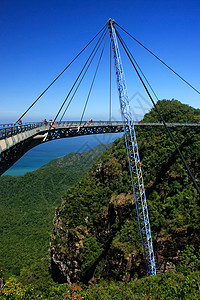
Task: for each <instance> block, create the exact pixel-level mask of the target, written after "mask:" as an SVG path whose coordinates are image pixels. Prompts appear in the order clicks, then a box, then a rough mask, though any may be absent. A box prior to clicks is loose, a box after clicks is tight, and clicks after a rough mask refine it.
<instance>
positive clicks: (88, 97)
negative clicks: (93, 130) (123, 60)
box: [80, 32, 108, 125]
mask: <svg viewBox="0 0 200 300" xmlns="http://www.w3.org/2000/svg"><path fill="white" fill-rule="evenodd" d="M107 38H108V32H107V36H106V40H105V43H104V45H103V49H102V51H101V54H100V57H99V61H98V64H97V67H96V70H95V74H94V77H93V80H92V84H91V86H90V90H89V93H88V97H87V100H86V102H85V106H84V109H83V113H82V116H81V119H80V125H81V122H82V121H83V117H84V114H85V110H86V107H87V104H88V100H89V98H90V94H91V91H92V88H93V85H94V81H95V78H96V75H97V71H98V69H99V64H100V61H101V58H102V55H103V52H104V49H105V45H106V42H107Z"/></svg>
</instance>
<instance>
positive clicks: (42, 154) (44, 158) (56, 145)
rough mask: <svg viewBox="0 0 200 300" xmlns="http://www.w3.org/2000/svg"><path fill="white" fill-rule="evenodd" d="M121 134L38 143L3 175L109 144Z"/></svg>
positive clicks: (18, 172) (16, 173) (23, 171)
mask: <svg viewBox="0 0 200 300" xmlns="http://www.w3.org/2000/svg"><path fill="white" fill-rule="evenodd" d="M121 136H122V133H108V134H98V135H89V136H80V137H73V138H65V139H61V140H56V141H52V142H47V143H44V144H42V145H39V146H37V147H35V148H33V149H31V150H30V151H29V152H27V153H26V154H25V155H24V156H23V157H22V158H21V159H20V160H18V161H17V162H16V163H15V164H14V165H13V166H12V167H11V168H10V169H9V170H7V171H6V172H5V173H4V175H13V176H20V175H24V174H25V173H27V172H32V171H35V170H37V169H39V168H40V167H42V166H43V165H45V164H46V163H48V162H49V161H50V160H52V159H55V158H58V157H62V156H64V155H67V154H69V153H70V152H78V153H81V152H84V151H87V150H89V149H91V148H93V147H95V146H97V145H99V144H109V143H112V142H113V141H114V140H115V139H117V138H119V137H121Z"/></svg>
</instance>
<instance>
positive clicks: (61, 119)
mask: <svg viewBox="0 0 200 300" xmlns="http://www.w3.org/2000/svg"><path fill="white" fill-rule="evenodd" d="M104 33H105V31H104ZM105 35H106V33H105V34H104V36H103V38H102V40H101V42H100V43H99V45H98V47H97V49H96V51H95V53H94V54H93V57H92V58H91V60H90V62H89V64H88V66H87V68H86V70H85V72H84V74H83V76H82V77H81V79H80V81H79V83H78V85H77V87H76V89H75V91H74V93H73V95H72V97H71V99H70V101H69V102H68V104H67V107H66V108H65V111H64V112H63V114H62V117H61V118H60V122H61V121H62V119H63V118H64V116H65V114H66V112H67V110H68V108H69V106H70V104H71V102H72V100H73V98H74V96H75V94H76V92H77V90H78V88H79V86H80V84H81V82H82V80H83V78H84V77H85V75H86V73H87V71H88V69H89V67H90V65H91V63H92V61H93V59H94V57H95V56H96V54H97V51H98V50H99V47H100V46H101V43H102V41H103V39H104V37H105ZM95 48H96V47H95ZM92 53H93V51H92ZM92 53H91V54H92ZM90 57H91V55H90ZM88 60H89V59H88Z"/></svg>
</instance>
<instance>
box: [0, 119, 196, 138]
mask: <svg viewBox="0 0 200 300" xmlns="http://www.w3.org/2000/svg"><path fill="white" fill-rule="evenodd" d="M166 124H167V125H168V127H176V126H188V127H190V126H198V127H200V123H198V122H197V123H166ZM51 125H52V127H50V126H51ZM134 125H135V126H163V123H161V122H142V121H140V122H134ZM90 126H120V127H122V126H123V124H122V122H121V121H82V122H80V121H61V122H55V123H54V122H52V121H49V122H47V123H46V124H44V122H29V123H25V124H23V125H19V124H15V125H13V124H0V140H2V139H5V138H9V137H12V136H14V135H16V134H19V133H23V132H25V131H29V130H31V129H34V128H39V127H40V128H41V131H47V130H49V129H50V128H52V129H60V128H67V127H68V128H69V127H77V128H79V127H90Z"/></svg>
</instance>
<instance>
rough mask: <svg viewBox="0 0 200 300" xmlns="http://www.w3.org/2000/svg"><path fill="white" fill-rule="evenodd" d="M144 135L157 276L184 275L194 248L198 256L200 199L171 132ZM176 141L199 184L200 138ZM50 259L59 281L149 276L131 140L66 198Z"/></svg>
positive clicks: (193, 134) (190, 135)
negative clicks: (186, 256)
mask: <svg viewBox="0 0 200 300" xmlns="http://www.w3.org/2000/svg"><path fill="white" fill-rule="evenodd" d="M137 134H138V144H139V148H140V157H141V161H142V168H143V175H144V182H145V188H146V194H147V199H148V208H149V216H150V221H151V229H152V237H153V244H154V252H155V258H156V266H157V272H158V273H159V272H167V271H169V270H172V271H176V270H177V268H178V266H179V262H180V260H181V257H182V251H183V250H184V249H186V247H187V246H188V245H193V247H194V252H195V253H197V252H198V247H199V244H200V239H199V236H200V235H199V234H200V227H199V216H200V210H199V196H198V194H197V192H196V190H195V189H194V188H193V186H192V184H191V182H190V179H189V178H188V175H187V173H186V171H185V170H184V167H183V166H182V163H181V161H180V159H179V157H178V156H177V154H176V152H175V150H174V148H173V145H171V142H170V140H169V138H168V137H167V135H166V134H165V133H164V132H163V130H162V129H146V130H144V129H143V131H142V130H139V132H138V133H137ZM174 134H175V135H176V140H177V141H178V143H179V146H180V148H181V149H182V151H183V152H184V155H185V158H186V159H187V162H188V164H189V166H190V168H191V170H192V172H193V174H195V178H196V179H197V181H198V179H199V176H200V166H199V162H200V153H199V147H200V142H199V141H200V139H199V137H200V136H199V131H197V130H191V129H187V128H186V129H181V130H180V129H178V130H176V129H174ZM49 253H50V263H49V266H50V270H51V273H52V276H53V278H54V279H55V280H56V281H58V282H68V283H69V284H71V283H74V282H76V281H83V282H84V283H88V282H92V281H93V282H96V281H98V280H99V279H114V280H122V281H128V280H129V279H130V278H138V277H142V276H145V275H146V267H145V262H144V257H143V251H142V246H141V240H140V233H139V229H138V223H137V216H136V211H135V204H134V200H133V195H132V187H131V182H130V176H129V169H128V162H127V157H126V150H125V146H124V140H123V139H119V140H117V141H115V142H114V144H113V145H112V146H111V148H110V149H109V150H107V151H106V152H105V153H104V154H103V155H102V156H101V158H100V159H99V160H98V162H97V163H96V164H95V165H94V166H93V167H92V168H91V169H90V171H89V173H88V175H87V176H86V177H84V178H83V179H82V180H81V181H80V182H79V183H77V184H75V185H74V186H73V187H72V188H71V189H69V190H68V191H67V192H66V194H65V196H64V197H63V199H62V203H61V205H60V206H59V207H58V208H57V210H56V214H55V218H54V232H53V234H52V236H51V247H50V251H49Z"/></svg>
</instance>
